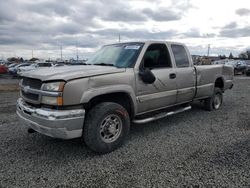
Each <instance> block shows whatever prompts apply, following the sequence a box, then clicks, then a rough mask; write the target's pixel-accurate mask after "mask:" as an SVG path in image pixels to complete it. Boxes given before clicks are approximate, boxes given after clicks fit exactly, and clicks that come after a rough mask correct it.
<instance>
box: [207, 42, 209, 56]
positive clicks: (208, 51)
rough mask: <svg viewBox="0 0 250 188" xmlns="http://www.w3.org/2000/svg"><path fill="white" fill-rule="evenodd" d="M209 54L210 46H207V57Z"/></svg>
mask: <svg viewBox="0 0 250 188" xmlns="http://www.w3.org/2000/svg"><path fill="white" fill-rule="evenodd" d="M209 53H210V44H208V46H207V57H209Z"/></svg>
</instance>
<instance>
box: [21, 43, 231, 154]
mask: <svg viewBox="0 0 250 188" xmlns="http://www.w3.org/2000/svg"><path fill="white" fill-rule="evenodd" d="M232 86H233V69H232V68H231V67H227V66H224V65H208V66H194V65H193V62H192V59H191V56H190V54H189V51H188V49H187V47H186V46H185V45H183V44H180V43H174V42H165V41H147V42H129V43H119V44H111V45H106V46H104V47H102V48H101V49H100V50H99V51H98V52H97V53H96V54H95V55H93V57H92V58H91V59H89V60H88V61H87V62H86V65H81V66H64V67H55V68H50V69H49V68H48V69H47V68H44V69H40V70H34V71H29V72H27V73H25V75H24V77H23V79H22V80H21V82H20V87H21V92H20V93H21V98H19V99H18V101H17V114H18V116H19V117H20V120H21V121H22V122H23V124H25V125H26V126H27V127H28V131H29V132H39V133H41V134H44V135H47V136H51V137H54V138H61V139H72V138H77V137H83V140H84V141H85V143H86V145H87V146H88V147H89V148H90V149H92V150H94V151H95V152H98V153H107V152H111V151H113V150H114V149H116V148H118V147H119V146H121V145H122V143H123V142H124V140H125V138H126V136H127V135H128V133H129V129H130V124H131V122H133V123H147V122H150V121H153V120H156V119H159V118H163V117H166V116H169V115H172V114H176V113H179V112H183V111H186V110H189V109H190V108H191V106H190V103H191V102H192V101H194V100H200V101H202V102H203V103H204V107H205V108H206V109H207V110H217V109H219V108H220V107H221V105H222V97H223V92H224V91H225V90H227V89H231V88H232ZM215 113H216V112H215Z"/></svg>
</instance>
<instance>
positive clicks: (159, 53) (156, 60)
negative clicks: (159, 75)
mask: <svg viewBox="0 0 250 188" xmlns="http://www.w3.org/2000/svg"><path fill="white" fill-rule="evenodd" d="M143 66H144V68H150V69H153V68H161V67H172V64H171V60H170V55H169V51H168V49H167V46H166V45H165V44H151V45H150V46H149V47H148V49H147V51H146V52H145V54H144V58H143Z"/></svg>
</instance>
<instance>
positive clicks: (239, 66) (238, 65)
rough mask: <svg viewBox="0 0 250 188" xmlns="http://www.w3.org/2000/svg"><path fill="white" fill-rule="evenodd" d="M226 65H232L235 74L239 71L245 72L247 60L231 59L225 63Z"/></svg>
mask: <svg viewBox="0 0 250 188" xmlns="http://www.w3.org/2000/svg"><path fill="white" fill-rule="evenodd" d="M225 64H226V65H229V66H232V67H233V68H234V75H236V74H238V73H242V74H244V73H245V69H246V62H245V61H229V62H227V63H225Z"/></svg>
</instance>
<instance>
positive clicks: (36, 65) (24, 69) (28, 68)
mask: <svg viewBox="0 0 250 188" xmlns="http://www.w3.org/2000/svg"><path fill="white" fill-rule="evenodd" d="M52 66H53V63H50V62H41V63H34V64H30V65H29V66H26V67H20V68H18V70H17V74H18V76H22V75H23V73H25V72H27V71H31V70H35V69H37V68H42V67H52Z"/></svg>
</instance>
